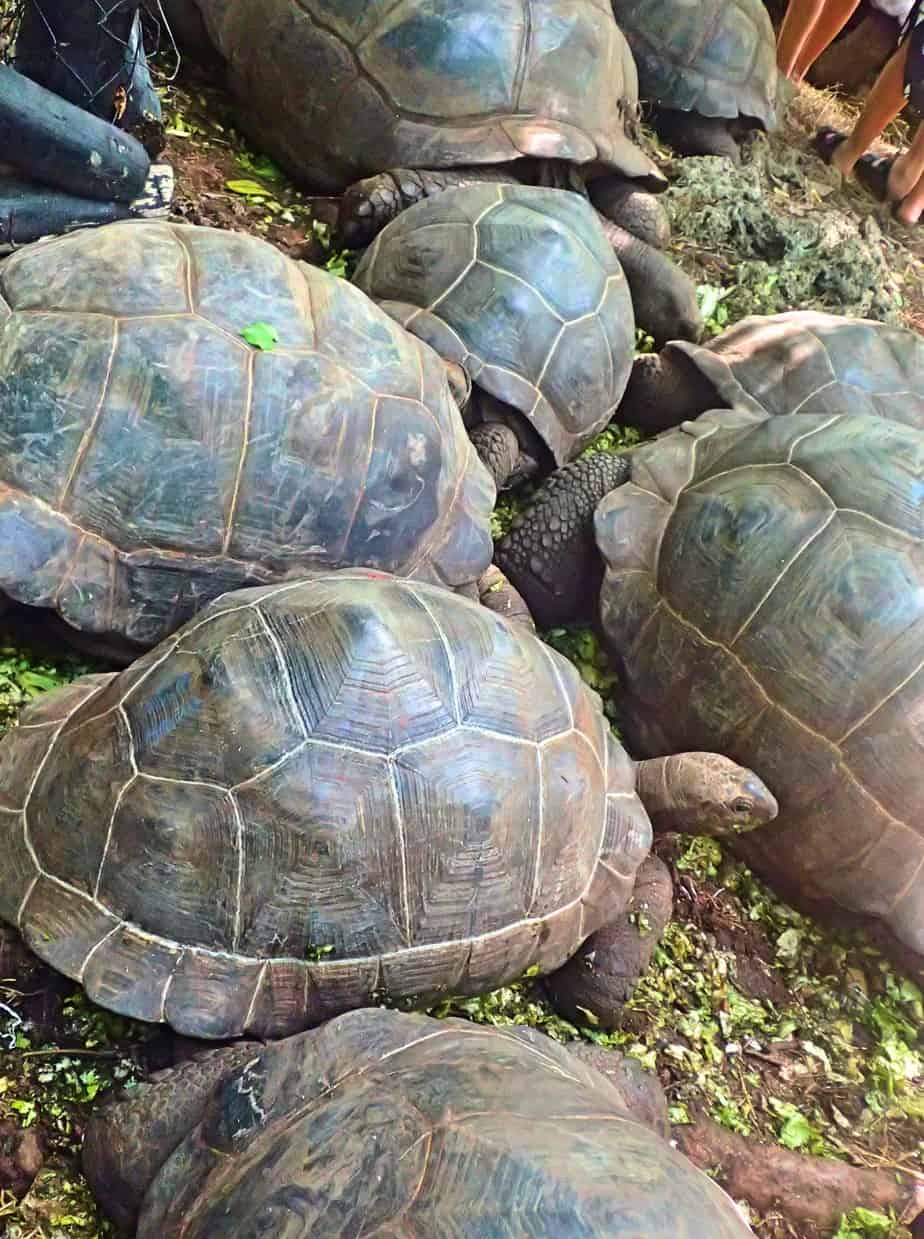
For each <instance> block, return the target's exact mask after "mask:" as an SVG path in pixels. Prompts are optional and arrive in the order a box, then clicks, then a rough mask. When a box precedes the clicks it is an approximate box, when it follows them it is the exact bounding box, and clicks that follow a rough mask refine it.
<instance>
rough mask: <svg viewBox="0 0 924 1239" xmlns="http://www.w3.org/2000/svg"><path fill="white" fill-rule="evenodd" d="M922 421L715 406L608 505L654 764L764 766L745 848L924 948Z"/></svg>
mask: <svg viewBox="0 0 924 1239" xmlns="http://www.w3.org/2000/svg"><path fill="white" fill-rule="evenodd" d="M922 477H924V433H922V432H920V431H918V430H914V429H911V428H909V427H906V426H903V425H901V424H899V423H897V422H894V421H891V420H887V419H885V418H881V417H876V416H869V415H861V414H857V415H845V416H821V415H804V414H798V415H783V416H777V417H769V418H767V417H764V418H761V417H760V416H759V415H756V414H753V413H748V412H724V413H709V414H705V415H704V416H703V417H701V418H699V419H697V421H696V422H692V423H686V424H685V425H684V426H683V427H680V428H678V429H677V430H675V431H671V432H670V433H669V434H666V435H663V436H661V437H660V438H659V439H657V440H656V441H654V442H652V443H650V444H647V445H645V446H643V447H642V448H640V449H639V450H638V451H637V452H636V453H635V454H634V456H633V470H632V482H631V483H629V484H628V485H626V486H623V487H620V488H619V489H617V490H615V491H613V492H611V494H610V495H609V496H608V497H607V498H606V499H605V500H604V502H603V503H602V504H601V505H600V507H599V508H598V509H597V515H596V532H597V540H598V543H599V546H600V548H601V551H602V553H603V556H604V559H605V562H606V576H605V580H604V585H603V590H602V595H601V612H602V620H603V625H604V628H605V632H606V637H607V640H608V642H609V643H610V644H611V646H612V647H613V648H614V649H615V651H616V652H617V653H618V656H619V659H620V665H621V666H622V668H623V669H624V673H625V688H626V695H625V698H621V699H620V700H621V702H622V703H624V705H625V707H626V714H627V718H626V726H627V732H626V734H627V735H628V736H629V737H630V739H631V741H632V743H633V745H634V747H635V749H636V751H638V752H639V753H640V755H644V756H654V755H655V754H657V753H663V752H676V751H680V750H687V749H703V750H710V751H716V752H721V753H725V754H727V756H729V757H731V758H733V759H734V760H735V761H738V762H740V763H742V764H743V765H746V766H748V767H749V768H751V769H753V770H754V771H756V773H757V774H759V775H760V777H761V778H762V779H764V781H765V782H766V783H767V785H768V786H769V787H770V788H771V790H772V791H773V792H774V793H775V795H776V796H777V798H778V800H779V806H780V812H779V817H778V819H777V821H776V823H775V824H774V825H772V826H770V827H768V828H766V829H765V830H763V831H757V832H755V834H753V835H751V836H749V837H748V838H747V839H745V838H744V837H742V838H741V839H739V840H738V841H737V843H736V846H737V847H739V848H740V849H741V850H742V851H743V852H744V854H745V855H746V856H747V857H748V858H749V859H754V860H756V861H757V862H758V863H759V864H760V866H761V868H762V869H763V870H764V871H766V872H768V873H770V874H771V875H772V874H776V875H779V877H780V878H781V879H782V880H783V881H784V882H786V883H787V884H788V885H789V886H795V887H796V888H797V889H799V890H800V891H801V892H802V894H803V895H805V896H808V897H809V898H812V899H820V900H829V901H833V902H835V903H838V904H841V905H842V906H844V907H846V908H848V909H851V910H853V911H856V912H860V913H865V914H867V915H871V916H874V917H879V918H881V919H882V920H883V921H885V922H886V924H887V925H888V926H889V928H890V929H891V930H892V931H893V932H894V933H895V934H896V935H897V936H898V937H899V938H900V939H902V940H903V941H904V942H905V943H906V944H907V945H908V946H910V947H911V948H912V949H913V950H915V951H918V952H921V953H924V726H922V720H924V545H922V543H924V505H922V483H921V479H922Z"/></svg>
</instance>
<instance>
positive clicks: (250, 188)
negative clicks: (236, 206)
mask: <svg viewBox="0 0 924 1239" xmlns="http://www.w3.org/2000/svg"><path fill="white" fill-rule="evenodd" d="M225 189H230V190H231V192H232V193H233V194H240V195H241V197H242V198H269V197H270V191H269V190H268V189H267V188H266V186H265V185H259V184H258V183H257V182H256V181H225Z"/></svg>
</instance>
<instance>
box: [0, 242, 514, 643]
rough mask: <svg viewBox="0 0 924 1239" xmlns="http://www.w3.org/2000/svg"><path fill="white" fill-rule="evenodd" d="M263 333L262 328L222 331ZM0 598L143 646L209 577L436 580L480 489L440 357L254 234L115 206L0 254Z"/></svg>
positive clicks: (484, 533) (195, 604)
mask: <svg viewBox="0 0 924 1239" xmlns="http://www.w3.org/2000/svg"><path fill="white" fill-rule="evenodd" d="M260 322H262V323H265V324H267V325H268V326H270V327H272V328H275V330H276V332H277V334H278V337H279V339H278V344H277V345H276V346H275V347H274V348H273V349H272V350H271V351H267V352H261V351H259V350H258V349H256V348H253V347H251V346H250V345H249V344H248V343H246V342H245V340H244V339H242V337H241V332H242V331H244V330H245V329H246V328H248V327H250V326H252V325H253V324H254V323H260ZM0 399H2V416H0V591H3V592H4V593H6V594H7V595H9V596H10V597H11V598H14V599H15V600H16V601H18V602H22V603H26V604H29V605H32V606H38V607H50V608H54V609H55V610H56V611H58V612H59V614H60V615H61V616H62V618H63V619H65V620H66V621H67V622H68V623H69V624H70V625H72V626H73V627H74V628H78V629H81V630H82V631H84V632H92V633H115V634H118V635H119V636H121V637H124V638H127V639H129V640H131V641H133V642H136V643H138V644H139V645H153V644H154V643H155V642H157V641H159V640H161V639H162V638H163V637H165V636H166V635H167V634H168V633H170V632H172V631H174V630H175V629H177V628H178V627H179V626H180V625H181V624H182V623H183V622H184V621H185V620H186V619H188V618H189V617H190V616H191V615H192V614H194V613H195V612H196V611H197V610H198V609H199V608H200V607H201V606H203V605H204V604H205V603H206V602H208V601H210V599H212V598H215V597H217V596H218V595H219V594H221V593H223V592H225V591H226V590H228V589H235V588H238V587H240V586H244V585H258V584H267V583H270V582H272V581H277V580H280V579H282V578H284V577H285V576H287V575H288V574H296V573H301V574H304V573H305V572H306V571H308V570H321V571H323V570H326V569H331V568H339V567H346V566H350V565H353V564H357V565H362V566H367V567H372V568H376V569H381V570H383V571H388V572H396V573H398V574H400V575H406V576H410V577H414V578H417V579H423V580H432V581H436V582H438V583H441V584H446V585H449V586H456V585H468V584H470V583H472V582H474V581H475V580H477V578H478V577H479V576H480V575H481V573H482V572H483V571H484V570H485V568H486V567H487V566H488V564H489V563H490V561H491V554H492V544H491V536H490V515H491V509H492V507H493V504H494V487H493V485H492V483H491V481H490V479H489V477H488V474H487V471H486V470H485V469H484V467H483V466H482V464H481V462H480V461H479V460H478V458H477V456H476V454H475V453H474V451H473V450H472V448H471V445H470V443H469V441H468V437H467V435H466V433H465V428H464V426H463V424H462V420H461V417H460V416H459V412H458V409H457V407H456V405H455V403H454V401H453V399H452V396H451V394H450V391H449V387H448V384H447V381H446V377H445V372H444V368H443V366H442V365H441V364H440V362H439V360H438V359H437V358H436V357H435V356H434V355H433V353H432V352H431V351H430V350H429V349H427V348H425V347H422V346H421V345H420V344H419V343H418V342H417V341H416V340H415V339H413V338H412V337H410V336H409V335H408V334H407V333H406V332H404V331H403V330H402V329H401V328H400V327H398V326H396V325H395V324H394V323H393V322H392V320H391V319H390V318H389V317H388V316H387V315H386V314H384V313H383V312H382V311H381V310H379V309H378V307H377V306H375V305H374V304H373V303H372V302H371V301H369V299H368V298H367V297H365V296H363V294H362V293H361V292H359V290H358V289H356V288H353V287H352V286H351V285H349V284H348V283H347V282H346V281H345V280H338V279H336V278H334V277H333V276H331V275H329V274H327V273H326V272H324V271H321V270H318V269H317V268H314V267H308V266H306V265H304V264H296V263H294V262H292V261H291V260H290V259H288V258H286V257H285V256H284V255H283V254H281V253H280V252H279V251H278V250H277V249H275V248H274V247H273V246H271V245H268V244H267V243H266V242H264V241H260V240H257V239H255V238H253V237H249V236H245V235H241V234H238V233H230V232H219V231H218V230H216V229H212V228H194V227H190V226H181V225H170V224H166V223H159V222H144V223H142V222H129V223H120V224H112V225H110V226H108V227H106V228H98V229H92V230H89V231H86V232H81V233H74V234H72V235H70V236H66V237H62V238H59V239H57V240H54V241H51V242H47V243H42V244H39V245H34V246H29V247H27V248H26V249H23V250H20V251H19V252H18V253H16V254H15V255H14V256H13V257H12V258H10V259H9V260H8V261H7V262H6V263H4V264H3V266H2V267H0Z"/></svg>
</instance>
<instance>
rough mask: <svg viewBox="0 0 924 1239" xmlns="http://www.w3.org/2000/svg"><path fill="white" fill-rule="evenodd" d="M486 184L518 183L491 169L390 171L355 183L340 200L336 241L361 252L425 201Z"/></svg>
mask: <svg viewBox="0 0 924 1239" xmlns="http://www.w3.org/2000/svg"><path fill="white" fill-rule="evenodd" d="M485 181H493V182H498V183H499V184H502V185H518V184H519V181H518V180H517V179H516V177H515V176H513V175H511V174H510V173H506V172H498V171H495V170H494V169H491V168H459V169H455V170H453V171H427V170H424V169H416V168H393V169H392V170H391V171H390V172H381V173H379V174H378V176H370V177H367V178H366V179H365V180H363V181H357V182H356V183H355V184H354V185H350V186H349V187H348V188H347V190H346V191H345V192H344V195H343V197H342V198H341V200H340V210H339V214H338V216H337V237H338V240H339V242H340V244H341V245H344V246H347V247H348V248H349V249H362V248H364V247H365V246H367V245H369V244H370V243H371V242H372V241H373V240H374V239H375V238H376V237H377V236H378V234H379V233H380V232H381V231H382V229H383V228H384V227H385V225H386V224H390V223H391V221H392V220H393V219H395V218H396V217H397V216H398V215H400V214H401V212H402V211H406V210H407V208H408V207H411V206H414V204H415V203H417V202H422V201H423V199H424V198H434V197H435V196H436V195H437V194H441V193H444V192H445V191H446V190H447V189H461V188H464V187H465V186H466V185H480V184H483V183H484V182H485Z"/></svg>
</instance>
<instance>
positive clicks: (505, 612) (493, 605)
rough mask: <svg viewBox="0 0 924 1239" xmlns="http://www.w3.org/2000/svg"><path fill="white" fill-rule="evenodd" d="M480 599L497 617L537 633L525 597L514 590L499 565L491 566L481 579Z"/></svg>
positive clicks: (479, 581) (479, 583)
mask: <svg viewBox="0 0 924 1239" xmlns="http://www.w3.org/2000/svg"><path fill="white" fill-rule="evenodd" d="M478 598H479V601H480V602H481V605H482V606H483V607H487V608H488V610H489V611H493V612H494V614H495V615H500V616H502V617H503V618H504V619H507V620H510V621H511V622H512V623H514V624H522V625H523V626H524V627H525V628H526V629H528V630H529V632H535V631H536V625H535V624H534V623H533V617H532V616H531V615H530V613H529V607H528V606H527V605H526V603H525V602H524V600H523V596H522V595H521V594H520V593H518V591H517V590H515V589H514V588H513V586H512V585H511V584H510V582H509V581H508V580H507V578H506V577H505V576H504V574H503V572H501V570H500V568H498V566H497V564H491V566H490V568H488V569H487V570H486V571H485V572H483V573H482V574H481V576H480V577H479V579H478Z"/></svg>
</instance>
